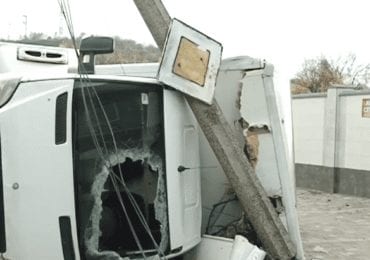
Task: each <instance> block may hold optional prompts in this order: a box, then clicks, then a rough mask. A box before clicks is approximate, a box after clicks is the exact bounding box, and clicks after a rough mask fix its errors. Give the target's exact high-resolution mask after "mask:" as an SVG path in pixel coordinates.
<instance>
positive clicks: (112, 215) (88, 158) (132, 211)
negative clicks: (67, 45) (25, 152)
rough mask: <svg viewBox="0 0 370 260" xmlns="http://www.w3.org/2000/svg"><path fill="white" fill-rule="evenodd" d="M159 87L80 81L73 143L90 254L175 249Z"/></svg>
mask: <svg viewBox="0 0 370 260" xmlns="http://www.w3.org/2000/svg"><path fill="white" fill-rule="evenodd" d="M162 96H163V93H162V89H161V87H160V86H156V85H150V84H138V83H114V82H111V83H105V82H88V83H84V82H81V81H76V83H75V88H74V94H73V132H74V134H73V135H74V137H73V142H74V145H73V146H74V174H75V193H76V211H77V226H78V235H79V245H80V253H81V256H82V257H83V259H87V260H90V259H121V258H124V257H126V258H127V257H128V258H129V259H135V258H143V256H144V255H145V257H148V256H154V255H158V254H159V255H161V254H162V255H163V253H165V252H166V251H167V250H168V246H169V242H168V241H169V239H168V214H167V195H166V186H165V185H166V184H165V170H164V129H163V99H162Z"/></svg>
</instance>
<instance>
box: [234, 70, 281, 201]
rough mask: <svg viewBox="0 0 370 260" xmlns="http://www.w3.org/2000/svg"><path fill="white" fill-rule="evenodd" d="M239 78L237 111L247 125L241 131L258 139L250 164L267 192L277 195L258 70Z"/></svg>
mask: <svg viewBox="0 0 370 260" xmlns="http://www.w3.org/2000/svg"><path fill="white" fill-rule="evenodd" d="M241 82H242V90H241V97H240V114H241V116H242V118H243V121H244V122H246V128H247V130H246V131H244V134H245V136H247V139H248V137H249V138H250V136H251V135H254V136H255V137H254V138H255V139H258V143H259V146H258V154H254V157H255V158H254V159H253V160H254V161H253V162H251V163H252V165H254V167H255V169H256V174H257V175H258V177H259V179H260V180H261V183H262V185H263V187H264V188H265V190H266V192H267V194H268V196H269V197H274V196H281V181H280V177H279V169H278V162H277V161H276V159H277V158H276V155H275V148H274V142H273V136H272V134H271V133H270V131H269V129H270V128H271V123H270V115H269V111H268V106H267V101H266V93H265V90H264V88H263V79H262V77H261V75H260V71H257V73H256V72H252V71H251V72H246V76H245V77H244V78H243V79H242V81H241ZM264 129H265V130H264ZM247 143H248V142H247ZM282 152H284V151H282ZM258 162H263V163H258Z"/></svg>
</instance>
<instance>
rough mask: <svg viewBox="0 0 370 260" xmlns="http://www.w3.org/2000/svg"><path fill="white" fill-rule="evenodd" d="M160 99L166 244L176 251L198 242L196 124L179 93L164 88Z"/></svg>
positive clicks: (199, 216)
mask: <svg viewBox="0 0 370 260" xmlns="http://www.w3.org/2000/svg"><path fill="white" fill-rule="evenodd" d="M163 100H164V102H163V103H164V127H165V149H166V172H167V194H168V214H169V231H170V244H171V250H175V251H176V252H177V251H178V250H180V249H182V251H185V250H187V249H189V248H191V247H193V246H194V245H196V244H197V243H199V242H200V227H201V200H200V171H199V163H200V162H199V140H198V128H197V127H198V126H197V123H196V120H195V118H194V115H193V113H192V112H191V109H190V107H189V106H188V104H187V103H186V101H185V98H184V96H183V95H182V94H180V93H178V92H176V91H172V90H164V98H163ZM179 167H180V168H179ZM180 251H181V250H180Z"/></svg>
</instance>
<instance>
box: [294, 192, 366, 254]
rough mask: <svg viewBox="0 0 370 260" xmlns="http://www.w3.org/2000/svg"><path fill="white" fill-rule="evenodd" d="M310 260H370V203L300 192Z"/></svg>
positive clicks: (359, 199) (362, 199) (300, 205)
mask: <svg viewBox="0 0 370 260" xmlns="http://www.w3.org/2000/svg"><path fill="white" fill-rule="evenodd" d="M297 205H298V214H299V221H300V227H301V234H302V240H303V247H304V251H305V257H306V260H319V259H320V260H321V259H325V260H342V259H343V260H344V259H345V260H347V259H350V260H367V259H370V199H367V198H359V197H351V196H346V195H339V194H328V193H323V192H318V191H312V190H310V191H309V190H302V189H298V190H297Z"/></svg>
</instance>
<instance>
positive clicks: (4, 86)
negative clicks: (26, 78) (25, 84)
mask: <svg viewBox="0 0 370 260" xmlns="http://www.w3.org/2000/svg"><path fill="white" fill-rule="evenodd" d="M20 80H21V78H20V77H15V76H10V75H9V74H0V107H2V106H4V105H5V104H6V103H7V102H8V101H9V100H10V98H11V97H12V96H13V94H14V92H15V90H16V89H17V87H18V85H19V82H20Z"/></svg>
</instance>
